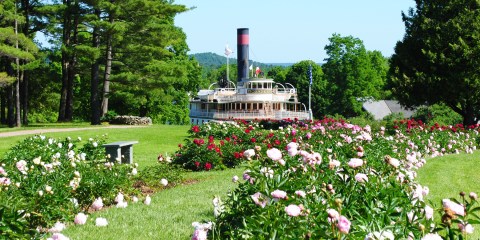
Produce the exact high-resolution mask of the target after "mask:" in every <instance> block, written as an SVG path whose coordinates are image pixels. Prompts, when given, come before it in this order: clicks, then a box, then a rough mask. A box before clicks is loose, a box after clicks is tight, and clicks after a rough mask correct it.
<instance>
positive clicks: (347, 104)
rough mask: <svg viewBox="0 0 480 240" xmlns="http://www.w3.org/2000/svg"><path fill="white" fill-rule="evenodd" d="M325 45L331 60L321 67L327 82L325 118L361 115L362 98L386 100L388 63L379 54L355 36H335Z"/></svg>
mask: <svg viewBox="0 0 480 240" xmlns="http://www.w3.org/2000/svg"><path fill="white" fill-rule="evenodd" d="M329 41H330V44H329V45H327V46H325V50H326V51H327V55H328V58H327V59H326V60H327V62H326V63H325V64H324V65H323V66H322V68H323V71H324V73H325V79H326V81H327V82H328V85H327V87H326V93H328V94H329V95H328V96H327V97H326V98H327V99H330V101H331V102H329V103H328V105H327V106H325V114H324V115H332V114H336V113H338V114H341V115H343V116H345V117H355V116H359V115H360V114H361V112H362V101H361V100H362V99H364V98H373V99H379V98H381V97H382V98H383V97H385V96H386V95H388V94H386V93H385V92H384V91H383V88H384V85H385V81H386V72H387V61H386V59H385V58H384V57H383V56H382V55H381V53H380V52H378V51H373V52H370V51H367V50H366V49H365V46H364V45H363V42H362V41H361V40H360V39H358V38H354V37H352V36H347V37H342V36H340V35H338V34H334V35H333V36H332V37H331V38H329Z"/></svg>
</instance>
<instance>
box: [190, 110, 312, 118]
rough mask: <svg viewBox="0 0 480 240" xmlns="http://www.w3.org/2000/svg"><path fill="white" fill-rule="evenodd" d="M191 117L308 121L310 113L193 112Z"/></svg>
mask: <svg viewBox="0 0 480 240" xmlns="http://www.w3.org/2000/svg"><path fill="white" fill-rule="evenodd" d="M190 117H197V118H211V119H286V118H290V119H293V118H298V119H308V118H309V114H308V112H304V111H301V112H294V111H275V112H272V113H268V112H263V111H254V112H251V111H229V112H203V111H191V112H190Z"/></svg>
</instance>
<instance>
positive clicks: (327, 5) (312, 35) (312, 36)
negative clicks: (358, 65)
mask: <svg viewBox="0 0 480 240" xmlns="http://www.w3.org/2000/svg"><path fill="white" fill-rule="evenodd" d="M175 3H176V4H182V5H186V6H187V7H196V8H195V9H193V10H190V11H188V12H185V13H182V14H179V15H178V16H177V17H176V18H175V25H177V26H179V27H181V28H183V31H184V32H185V33H186V34H187V43H188V46H189V47H190V53H202V52H213V53H217V54H220V55H223V53H224V49H225V44H229V46H230V48H231V49H232V50H233V51H234V52H236V44H237V43H236V34H237V28H243V27H245V28H249V32H250V59H251V60H255V61H259V62H264V63H296V62H299V61H302V60H313V61H315V62H323V60H324V59H325V58H326V57H327V56H326V53H325V50H324V47H325V46H326V45H327V44H328V43H329V42H328V38H329V37H331V36H332V34H333V33H338V34H340V35H341V36H349V35H351V36H353V37H356V38H359V39H360V40H362V41H363V44H364V45H365V47H366V48H367V50H379V51H381V52H382V54H383V55H384V56H386V57H389V56H391V55H392V54H393V51H394V47H395V44H396V42H397V41H399V40H401V39H402V38H403V35H404V33H405V26H404V24H403V22H402V17H401V12H402V11H404V12H407V11H408V9H409V8H411V7H415V1H414V0H362V1H360V0H297V1H286V0H220V1H214V0H175ZM233 55H234V56H235V57H236V54H235V53H234V54H233Z"/></svg>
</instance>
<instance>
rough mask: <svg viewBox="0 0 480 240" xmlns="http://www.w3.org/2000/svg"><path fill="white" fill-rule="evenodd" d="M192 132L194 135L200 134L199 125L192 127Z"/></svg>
mask: <svg viewBox="0 0 480 240" xmlns="http://www.w3.org/2000/svg"><path fill="white" fill-rule="evenodd" d="M192 131H193V132H194V133H198V132H200V127H198V125H195V126H193V127H192Z"/></svg>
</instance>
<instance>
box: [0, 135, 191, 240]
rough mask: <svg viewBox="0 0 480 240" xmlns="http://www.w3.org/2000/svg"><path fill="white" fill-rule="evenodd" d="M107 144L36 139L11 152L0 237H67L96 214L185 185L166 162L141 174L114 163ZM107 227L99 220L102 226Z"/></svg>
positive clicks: (3, 176) (0, 171)
mask: <svg viewBox="0 0 480 240" xmlns="http://www.w3.org/2000/svg"><path fill="white" fill-rule="evenodd" d="M103 143H105V138H104V137H102V138H98V139H92V138H91V139H88V141H82V140H81V139H80V138H79V139H71V138H65V139H53V138H48V137H45V136H33V137H30V138H27V139H25V140H24V141H23V142H20V143H18V144H17V145H16V146H14V147H13V148H11V149H10V150H9V152H7V153H6V154H5V156H4V157H3V158H2V160H1V166H0V226H1V228H0V238H2V239H3V238H5V239H38V238H42V237H45V236H46V235H48V234H53V235H52V237H53V238H54V239H67V238H66V237H65V236H63V235H61V233H60V232H61V231H62V230H63V229H64V228H65V227H66V226H67V225H66V224H68V223H75V224H85V223H86V221H87V218H88V215H89V213H91V212H93V211H97V210H100V209H102V208H104V207H105V206H109V205H114V204H116V206H117V207H122V208H123V207H127V205H128V204H127V202H131V203H134V202H137V201H139V197H141V195H142V193H145V194H148V193H150V194H151V193H153V192H154V191H156V190H158V189H161V188H165V187H166V186H167V185H169V186H174V185H175V184H176V183H178V182H180V181H181V175H180V174H179V173H180V171H179V170H178V169H175V168H171V167H170V165H168V164H165V163H160V164H159V165H158V166H151V167H148V168H145V169H144V170H142V171H140V172H139V174H138V175H137V164H119V163H117V162H109V161H107V156H106V154H105V149H104V148H103V147H102V145H103ZM161 178H165V179H162V180H161V181H160V179H161ZM167 179H168V180H167ZM169 181H170V183H169ZM149 203H150V200H149V197H148V195H147V196H146V197H145V204H149ZM107 224H108V221H107V219H96V225H97V226H105V225H107Z"/></svg>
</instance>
